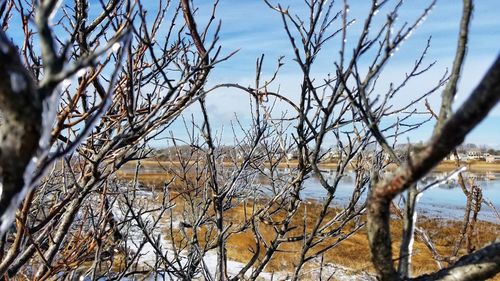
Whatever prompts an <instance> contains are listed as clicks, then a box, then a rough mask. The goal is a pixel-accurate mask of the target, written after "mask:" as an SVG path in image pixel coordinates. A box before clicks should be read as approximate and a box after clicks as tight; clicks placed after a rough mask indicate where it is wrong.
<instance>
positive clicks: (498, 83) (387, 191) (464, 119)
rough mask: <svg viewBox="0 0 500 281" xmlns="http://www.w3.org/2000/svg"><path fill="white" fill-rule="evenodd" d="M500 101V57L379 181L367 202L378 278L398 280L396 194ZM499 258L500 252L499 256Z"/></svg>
mask: <svg viewBox="0 0 500 281" xmlns="http://www.w3.org/2000/svg"><path fill="white" fill-rule="evenodd" d="M499 100H500V56H499V57H497V59H496V61H495V62H494V64H493V66H491V68H490V69H489V70H488V72H487V73H486V75H485V76H484V77H483V79H482V81H481V82H480V84H479V85H478V86H477V87H476V89H475V90H474V91H473V93H472V94H471V96H470V97H469V98H468V99H467V101H465V102H464V104H463V105H462V106H461V107H460V108H459V109H458V111H457V112H456V113H455V114H454V115H452V116H451V117H450V119H449V120H448V121H446V123H445V124H444V125H443V127H442V129H441V130H440V131H439V132H438V133H437V134H435V135H434V137H433V138H432V139H431V141H430V142H429V144H428V146H427V147H426V148H425V149H424V150H422V151H421V152H419V153H417V154H415V155H414V156H413V157H411V158H410V160H409V161H408V162H407V163H406V164H405V165H403V166H401V167H399V168H398V169H397V170H396V171H395V172H394V174H393V175H392V176H391V177H390V178H386V179H385V180H382V181H380V182H378V183H377V184H376V185H375V186H374V187H373V188H372V191H371V193H370V197H369V199H368V207H367V210H368V224H367V226H368V239H369V242H370V248H371V252H372V259H373V263H374V265H375V268H376V270H377V274H378V276H379V277H380V278H381V279H383V280H398V276H397V273H396V270H395V268H394V265H393V262H392V250H391V235H390V232H389V220H390V212H389V206H390V203H391V201H392V199H394V198H395V197H396V196H397V195H398V194H400V193H401V192H403V191H404V190H406V189H408V188H409V187H410V186H411V185H412V184H414V183H416V182H417V181H418V180H419V179H421V178H422V177H423V176H425V175H426V174H427V173H428V172H429V171H431V169H432V168H434V167H435V166H436V165H437V164H439V162H440V161H441V160H442V159H443V158H445V157H446V155H448V154H449V153H450V152H451V151H452V150H453V149H454V148H455V147H456V146H458V145H459V144H461V143H462V142H463V141H464V139H465V137H466V136H467V134H468V133H470V131H471V130H472V129H473V128H474V127H476V126H477V125H478V124H479V122H481V121H482V120H483V119H484V118H485V117H486V116H487V115H488V113H489V112H490V110H491V109H493V107H494V106H495V105H496V104H497V103H498V101H499ZM498 255H500V253H498Z"/></svg>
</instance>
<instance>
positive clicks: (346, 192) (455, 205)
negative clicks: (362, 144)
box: [125, 167, 500, 223]
mask: <svg viewBox="0 0 500 281" xmlns="http://www.w3.org/2000/svg"><path fill="white" fill-rule="evenodd" d="M125 172H130V173H132V172H133V171H132V170H130V171H128V170H127V171H125ZM162 172H165V171H164V170H162V169H159V168H151V167H147V168H143V169H141V173H146V174H147V173H162ZM278 173H279V174H281V175H283V176H284V177H286V176H290V173H291V171H290V170H288V169H286V168H284V169H278ZM292 173H293V172H292ZM449 174H450V173H449V172H431V173H430V174H429V175H428V176H427V177H425V178H424V179H423V180H422V181H420V182H419V184H418V185H419V188H421V187H423V186H427V185H429V184H430V183H432V182H435V181H437V180H440V179H444V178H447V177H448V176H449ZM323 175H324V178H325V179H327V180H328V181H329V182H331V181H333V178H334V176H335V170H332V169H325V170H323ZM463 175H464V178H465V179H466V182H469V179H470V178H473V179H474V183H475V184H476V185H478V186H480V187H481V190H482V194H483V199H484V200H483V204H482V208H481V211H480V214H479V218H480V219H482V220H486V221H490V222H495V223H500V217H499V214H498V213H497V212H500V172H474V173H472V172H465V173H463ZM354 184H355V183H354V174H353V173H351V172H348V173H347V174H346V175H345V176H344V177H342V179H341V180H340V182H339V184H338V186H337V189H336V192H335V197H334V200H333V203H332V204H333V205H336V206H343V205H346V204H347V203H348V202H349V200H350V198H351V196H352V192H353V188H354ZM257 186H260V188H262V189H263V190H265V189H267V184H266V183H265V182H264V183H259V184H257ZM366 193H367V191H366V189H365V192H364V193H363V195H362V200H363V199H364V198H366ZM326 196H327V191H326V190H325V189H324V188H323V187H322V186H321V184H320V181H319V179H318V178H317V177H309V178H307V179H306V180H305V182H304V189H303V190H302V192H301V197H302V199H317V200H321V199H323V198H325V197H326ZM486 201H487V202H490V203H491V205H492V206H493V207H492V206H491V205H490V204H487V203H486ZM465 205H466V197H465V195H464V193H463V192H462V189H461V188H460V187H459V186H458V184H457V181H456V179H452V180H447V181H443V182H441V183H440V184H435V185H433V186H432V187H431V188H429V189H426V191H425V192H423V193H422V196H421V198H420V199H419V201H418V205H417V206H418V212H419V213H420V214H421V215H422V214H423V215H425V216H429V217H437V218H443V219H458V220H460V219H461V218H462V217H463V214H464V211H465ZM495 209H496V210H495Z"/></svg>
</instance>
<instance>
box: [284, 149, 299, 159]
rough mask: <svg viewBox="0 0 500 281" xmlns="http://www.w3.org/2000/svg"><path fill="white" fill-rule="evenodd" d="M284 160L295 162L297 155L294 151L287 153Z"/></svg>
mask: <svg viewBox="0 0 500 281" xmlns="http://www.w3.org/2000/svg"><path fill="white" fill-rule="evenodd" d="M286 158H287V159H288V160H295V159H299V153H298V152H296V151H294V152H289V153H287V154H286Z"/></svg>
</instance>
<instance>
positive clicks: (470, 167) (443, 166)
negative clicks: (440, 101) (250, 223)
mask: <svg viewBox="0 0 500 281" xmlns="http://www.w3.org/2000/svg"><path fill="white" fill-rule="evenodd" d="M140 162H141V164H142V165H143V166H144V168H150V169H151V168H161V167H162V166H165V167H169V166H170V167H171V166H172V165H173V166H180V162H178V161H159V160H141V161H140ZM136 163H137V161H132V162H130V163H128V164H126V165H125V166H124V167H131V166H133V167H135V165H136ZM191 163H194V162H190V164H191ZM237 164H239V162H237V163H234V162H223V165H224V167H230V166H234V165H237ZM297 165H298V162H297V161H296V160H290V161H287V162H281V163H279V164H278V167H279V168H291V169H293V168H295V167H296V166H297ZM460 165H461V166H462V167H464V166H465V167H467V171H470V172H499V173H500V163H498V162H497V163H487V162H484V161H472V162H465V161H463V162H461V163H460ZM337 166H338V164H337V163H334V162H327V163H326V162H325V163H320V164H319V167H320V168H323V169H335V168H337ZM387 168H388V169H389V170H394V169H396V168H397V166H396V165H395V164H390V165H389V166H388V167H387ZM456 168H457V166H456V164H455V162H454V161H442V162H441V163H439V165H437V166H436V167H434V169H433V171H436V172H451V171H454V170H455V169H456ZM348 169H349V168H348Z"/></svg>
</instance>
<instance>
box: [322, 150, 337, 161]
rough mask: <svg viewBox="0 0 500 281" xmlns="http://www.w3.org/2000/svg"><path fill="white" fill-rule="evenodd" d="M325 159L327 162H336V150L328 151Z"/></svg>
mask: <svg viewBox="0 0 500 281" xmlns="http://www.w3.org/2000/svg"><path fill="white" fill-rule="evenodd" d="M325 158H326V159H328V160H337V159H339V158H340V153H339V152H338V151H337V150H334V151H329V152H328V153H327V154H326V155H325Z"/></svg>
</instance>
